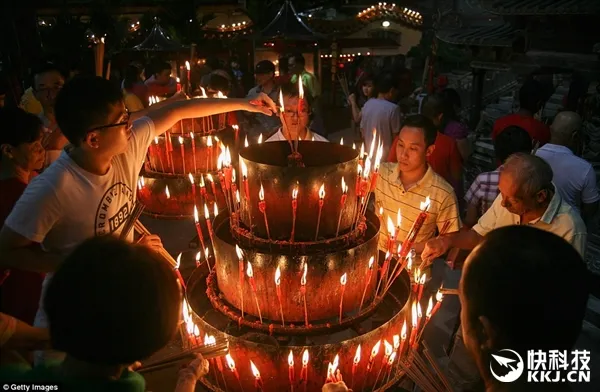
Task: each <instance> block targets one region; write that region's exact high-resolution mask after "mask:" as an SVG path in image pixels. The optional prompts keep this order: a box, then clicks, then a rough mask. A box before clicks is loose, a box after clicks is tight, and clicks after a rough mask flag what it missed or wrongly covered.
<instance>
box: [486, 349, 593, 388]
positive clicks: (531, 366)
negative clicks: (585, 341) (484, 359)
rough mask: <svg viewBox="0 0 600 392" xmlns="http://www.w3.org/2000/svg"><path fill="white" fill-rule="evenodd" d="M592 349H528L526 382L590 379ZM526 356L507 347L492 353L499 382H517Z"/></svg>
mask: <svg viewBox="0 0 600 392" xmlns="http://www.w3.org/2000/svg"><path fill="white" fill-rule="evenodd" d="M589 364H590V352H589V351H587V350H573V351H567V350H548V351H542V350H529V351H527V382H532V383H542V382H544V383H576V382H590V378H591V377H590V367H589ZM524 368H525V364H524V361H523V358H522V357H521V356H520V355H519V353H517V352H516V351H513V350H509V349H505V350H500V351H498V352H497V353H495V354H492V358H491V360H490V372H491V373H492V376H493V377H494V378H495V379H496V380H498V381H500V382H506V383H509V382H514V381H517V380H518V379H519V378H520V377H521V376H522V375H523V372H524V370H525V369H524Z"/></svg>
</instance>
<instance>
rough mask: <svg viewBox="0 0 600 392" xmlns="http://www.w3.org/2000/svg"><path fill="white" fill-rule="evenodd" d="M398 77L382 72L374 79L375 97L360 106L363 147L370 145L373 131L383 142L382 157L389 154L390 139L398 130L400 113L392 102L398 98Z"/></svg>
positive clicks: (398, 108) (392, 138)
mask: <svg viewBox="0 0 600 392" xmlns="http://www.w3.org/2000/svg"><path fill="white" fill-rule="evenodd" d="M399 89H400V79H399V78H398V77H397V76H395V75H394V74H392V73H384V74H382V75H380V76H379V77H378V78H377V80H376V81H375V90H376V91H377V92H378V94H377V98H375V99H369V100H368V101H367V103H365V106H363V108H362V112H361V113H362V119H361V121H360V129H361V132H362V135H363V139H364V141H365V147H367V148H368V147H369V146H371V143H372V141H373V136H374V134H375V132H376V133H377V137H378V138H379V139H380V141H381V142H382V143H383V155H382V156H383V157H387V156H388V155H389V151H390V148H391V146H392V140H394V137H395V136H396V134H397V133H398V132H400V122H401V120H402V115H401V113H400V107H399V106H398V105H396V104H395V103H394V102H395V101H396V99H397V98H398V93H399Z"/></svg>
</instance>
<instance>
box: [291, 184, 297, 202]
mask: <svg viewBox="0 0 600 392" xmlns="http://www.w3.org/2000/svg"><path fill="white" fill-rule="evenodd" d="M297 198H298V183H296V185H294V189H292V199H293V200H296V199H297Z"/></svg>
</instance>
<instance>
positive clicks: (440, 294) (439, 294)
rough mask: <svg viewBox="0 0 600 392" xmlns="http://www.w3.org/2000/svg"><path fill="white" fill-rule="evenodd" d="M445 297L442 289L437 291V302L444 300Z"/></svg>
mask: <svg viewBox="0 0 600 392" xmlns="http://www.w3.org/2000/svg"><path fill="white" fill-rule="evenodd" d="M443 299H444V294H442V291H441V290H438V291H437V293H436V294H435V300H436V301H437V302H442V300H443Z"/></svg>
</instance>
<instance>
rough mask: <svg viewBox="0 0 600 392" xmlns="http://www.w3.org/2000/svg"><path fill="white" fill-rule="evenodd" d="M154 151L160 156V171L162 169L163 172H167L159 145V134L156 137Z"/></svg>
mask: <svg viewBox="0 0 600 392" xmlns="http://www.w3.org/2000/svg"><path fill="white" fill-rule="evenodd" d="M154 153H155V154H156V156H157V157H158V161H159V163H160V171H161V173H164V172H165V166H164V164H163V160H162V154H161V151H160V148H159V147H158V136H155V137H154Z"/></svg>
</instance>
